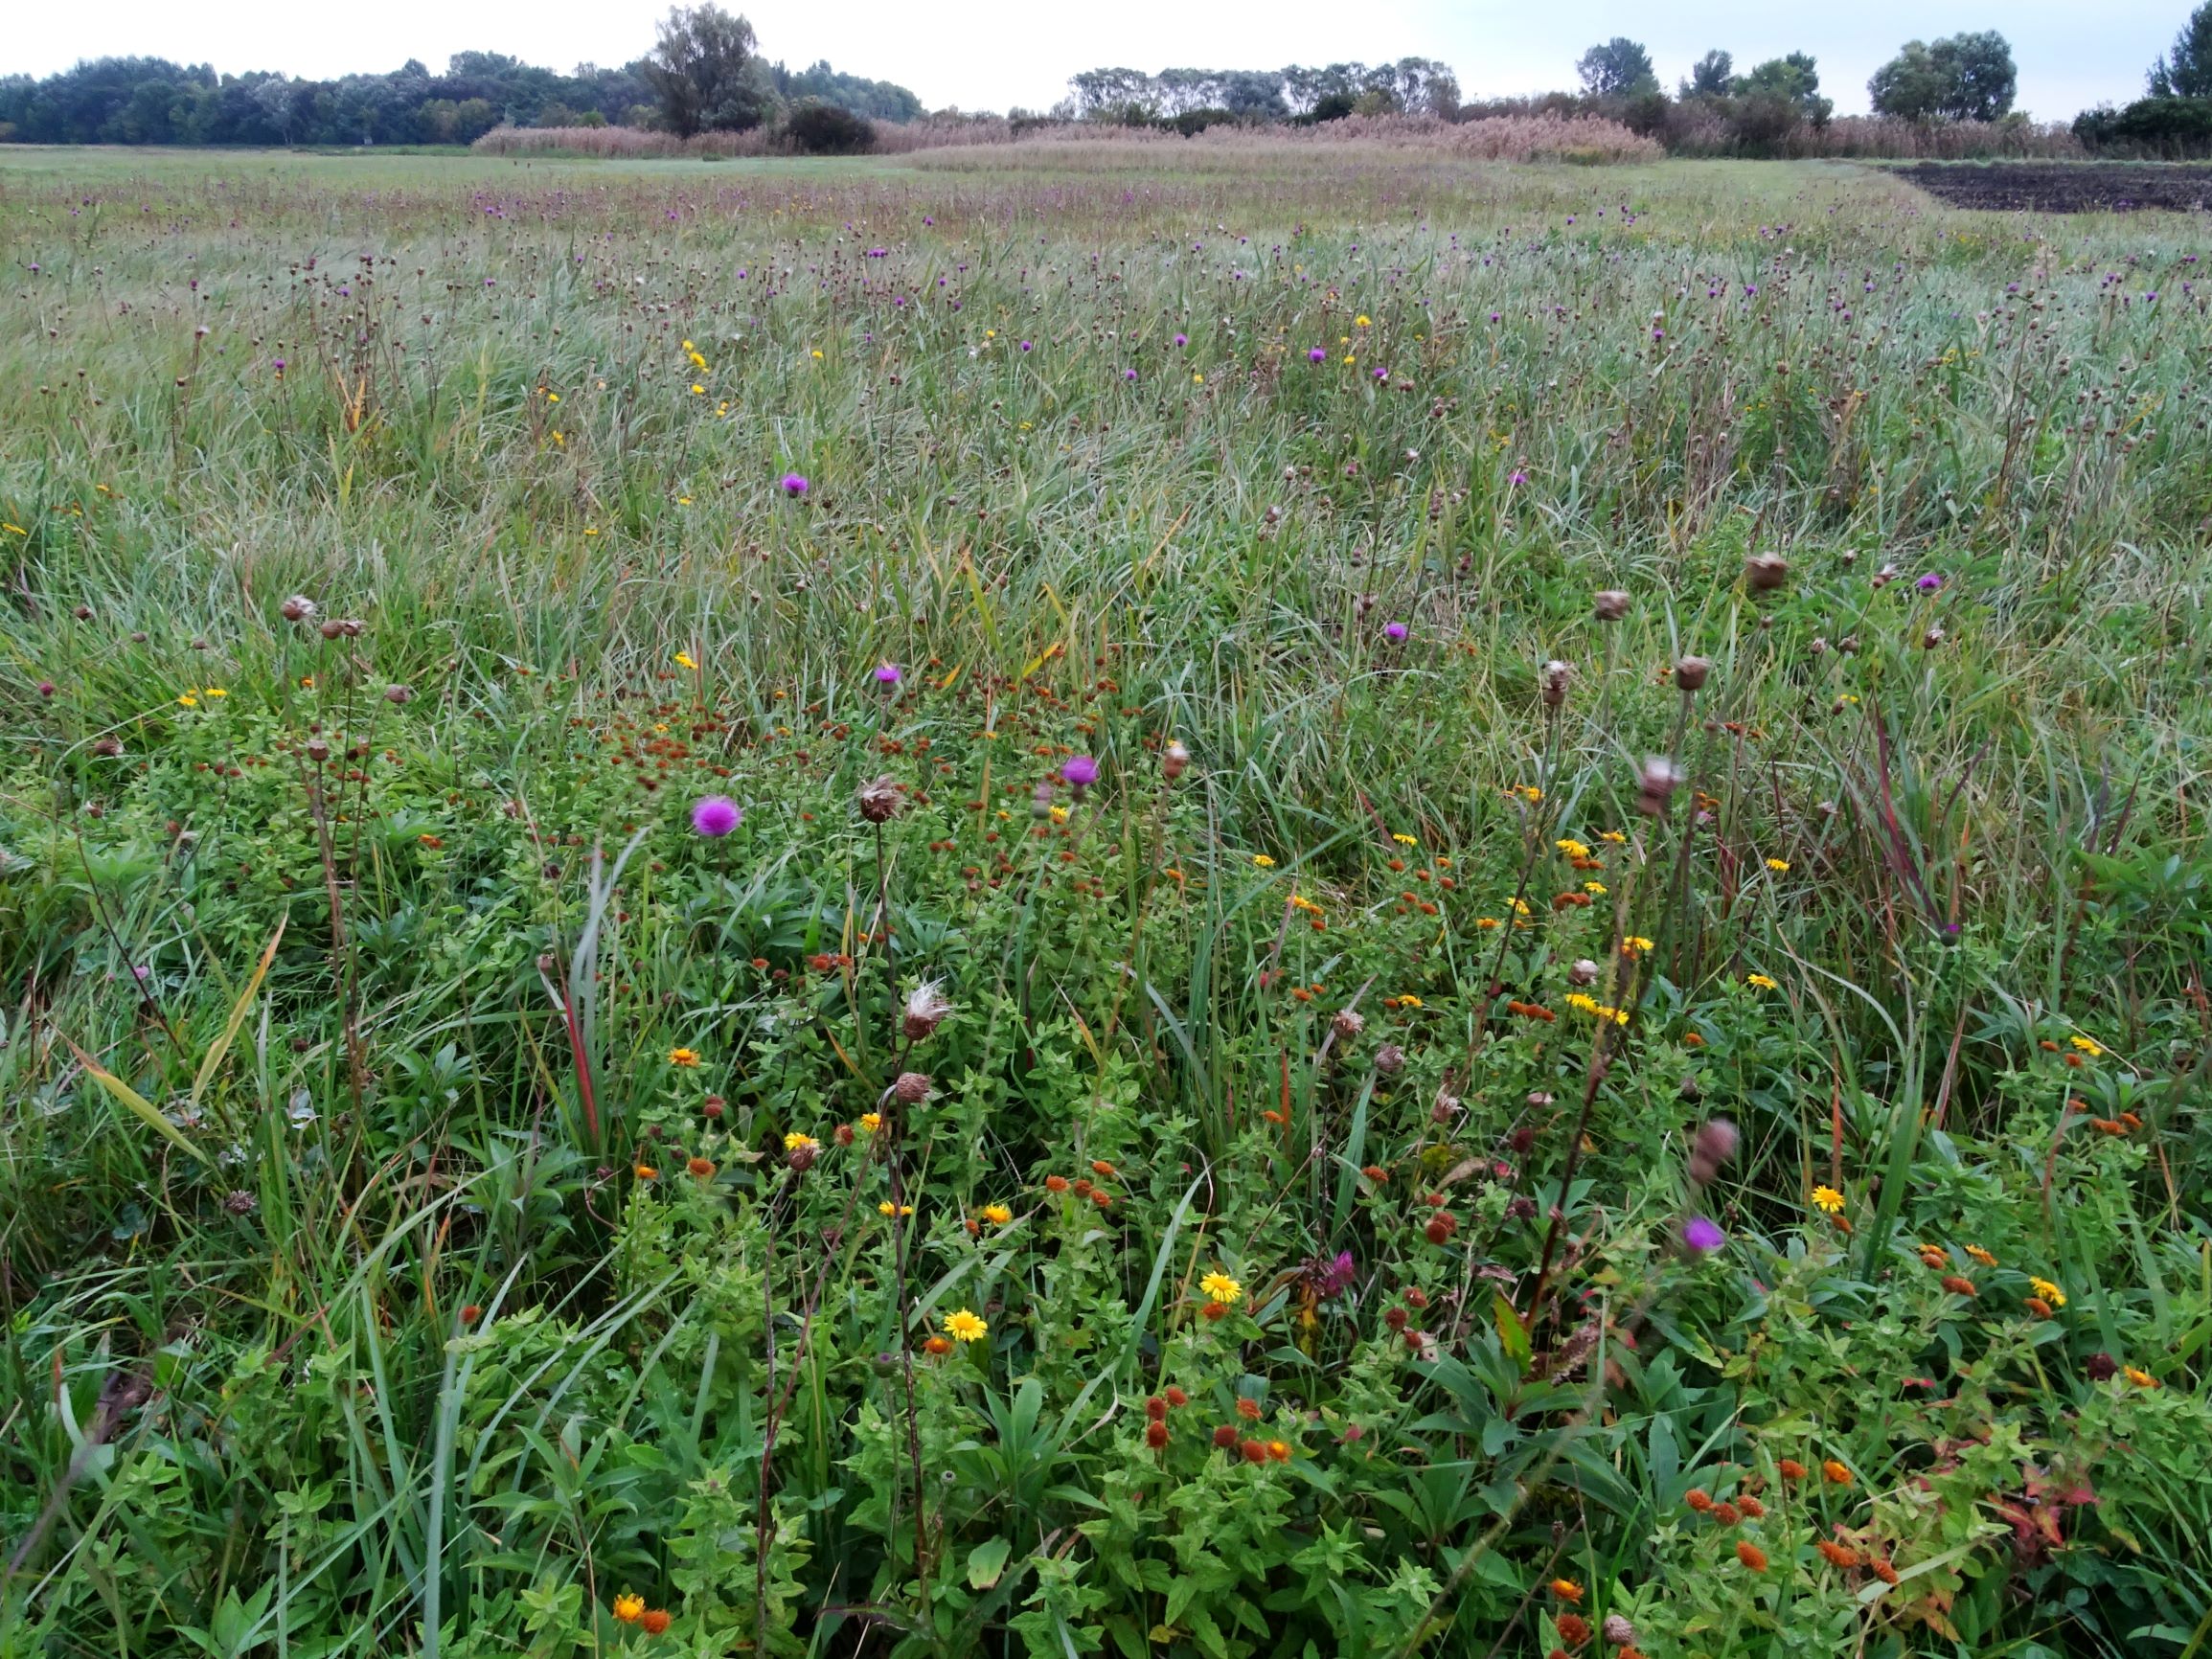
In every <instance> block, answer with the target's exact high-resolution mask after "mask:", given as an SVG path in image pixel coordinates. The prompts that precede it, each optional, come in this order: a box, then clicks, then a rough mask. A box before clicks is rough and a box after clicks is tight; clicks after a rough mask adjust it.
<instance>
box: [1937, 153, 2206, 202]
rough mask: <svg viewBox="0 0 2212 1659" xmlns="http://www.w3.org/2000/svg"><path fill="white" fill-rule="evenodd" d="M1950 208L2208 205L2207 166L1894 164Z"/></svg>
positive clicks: (2016, 163) (2135, 163)
mask: <svg viewBox="0 0 2212 1659" xmlns="http://www.w3.org/2000/svg"><path fill="white" fill-rule="evenodd" d="M1899 171H1900V172H1901V173H1902V174H1903V175H1904V177H1905V178H1907V179H1910V180H1911V181H1912V182H1913V183H1914V184H1916V185H1918V186H1919V187H1920V188H1921V189H1922V190H1925V191H1927V193H1928V194H1930V195H1932V196H1934V197H1935V198H1936V199H1937V200H1939V201H1941V202H1943V203H1945V204H1946V205H1948V206H1950V207H1962V208H1987V209H1993V210H1995V211H1997V212H2029V213H2057V214H2079V213H2131V212H2134V211H2138V210H2141V209H2145V208H2162V209H2168V210H2174V211H2178V212H2182V213H2197V212H2201V211H2203V210H2205V209H2206V208H2208V207H2212V166H2177V165H2174V164H2171V163H2141V162H2041V161H2007V162H1992V163H1987V164H1981V163H1956V162H1952V163H1945V162H1934V161H1924V162H1922V163H1920V164H1919V165H1918V166H1917V167H1907V168H1901V169H1899Z"/></svg>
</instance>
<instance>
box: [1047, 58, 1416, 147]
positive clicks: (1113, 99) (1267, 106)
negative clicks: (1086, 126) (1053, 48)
mask: <svg viewBox="0 0 2212 1659" xmlns="http://www.w3.org/2000/svg"><path fill="white" fill-rule="evenodd" d="M1068 87H1069V92H1070V97H1069V99H1068V100H1067V102H1065V103H1063V104H1062V105H1061V106H1060V107H1059V108H1057V109H1055V110H1054V111H1053V114H1054V115H1055V116H1059V117H1064V118H1071V119H1074V120H1079V121H1096V122H1109V123H1112V124H1113V125H1120V126H1146V125H1158V126H1173V127H1177V128H1180V129H1182V130H1184V131H1196V130H1199V129H1201V128H1203V127H1205V126H1207V125H1213V124H1214V123H1216V122H1230V121H1242V122H1247V123H1266V122H1294V123H1299V124H1311V123H1314V122H1322V121H1337V120H1341V119H1342V118H1343V117H1345V116H1347V115H1434V116H1440V117H1442V118H1443V119H1445V120H1447V121H1449V120H1453V119H1455V118H1456V117H1457V115H1458V113H1459V108H1460V101H1459V80H1458V78H1457V77H1455V76H1454V75H1453V74H1452V73H1451V71H1450V70H1449V69H1448V68H1447V67H1446V66H1445V65H1444V64H1442V63H1439V62H1438V61H1437V60H1436V59H1435V58H1433V57H1401V58H1400V59H1399V60H1398V61H1397V62H1395V63H1378V64H1365V63H1330V64H1325V65H1321V66H1319V67H1316V68H1311V69H1309V68H1306V67H1304V66H1302V65H1299V64H1295V63H1293V64H1291V65H1289V66H1288V68H1284V69H1163V70H1161V71H1160V72H1159V73H1158V74H1156V75H1148V74H1146V73H1145V72H1144V71H1143V70H1141V69H1086V70H1085V71H1083V73H1082V74H1081V75H1078V76H1075V77H1074V78H1073V79H1071V80H1069V81H1068Z"/></svg>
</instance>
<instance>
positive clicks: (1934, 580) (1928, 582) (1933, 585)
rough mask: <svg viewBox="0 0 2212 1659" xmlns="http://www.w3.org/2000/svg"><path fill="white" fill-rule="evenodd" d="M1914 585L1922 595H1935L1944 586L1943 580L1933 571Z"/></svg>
mask: <svg viewBox="0 0 2212 1659" xmlns="http://www.w3.org/2000/svg"><path fill="white" fill-rule="evenodd" d="M1912 585H1913V586H1914V587H1917V588H1918V589H1920V591H1921V592H1922V593H1933V592H1935V591H1936V589H1938V588H1940V587H1941V586H1943V578H1942V577H1940V576H1938V575H1936V573H1935V572H1934V571H1932V570H1931V571H1929V572H1928V573H1927V575H1926V576H1924V577H1922V578H1921V579H1920V580H1918V581H1916V582H1914V583H1913V584H1912Z"/></svg>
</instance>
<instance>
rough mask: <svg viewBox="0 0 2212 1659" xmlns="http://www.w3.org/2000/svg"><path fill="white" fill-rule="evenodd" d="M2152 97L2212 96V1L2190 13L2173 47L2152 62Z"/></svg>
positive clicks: (2207, 0) (2206, 0) (2205, 0)
mask: <svg viewBox="0 0 2212 1659" xmlns="http://www.w3.org/2000/svg"><path fill="white" fill-rule="evenodd" d="M2150 81H2151V96H2152V97H2153V98H2212V0H2204V4H2202V5H2201V6H2200V7H2198V8H2197V10H2196V11H2192V12H2190V13H2189V21H2188V22H2187V23H2185V24H2183V25H2182V28H2181V33H2180V34H2177V35H2175V36H2174V44H2173V46H2172V47H2171V48H2170V49H2169V50H2168V51H2166V52H2165V53H2164V54H2162V55H2161V56H2160V57H2159V58H2158V60H2157V62H2155V63H2154V64H2152V65H2151V75H2150Z"/></svg>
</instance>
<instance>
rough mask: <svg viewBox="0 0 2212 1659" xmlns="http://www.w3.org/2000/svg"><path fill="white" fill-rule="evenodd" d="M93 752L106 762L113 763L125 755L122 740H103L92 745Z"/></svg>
mask: <svg viewBox="0 0 2212 1659" xmlns="http://www.w3.org/2000/svg"><path fill="white" fill-rule="evenodd" d="M92 752H93V753H94V754H95V755H98V756H100V757H102V758H103V759H104V760H109V761H112V760H114V759H115V758H116V757H117V756H118V755H121V754H122V753H123V739H121V738H103V739H100V741H99V742H97V743H95V744H93V745H92Z"/></svg>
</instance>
